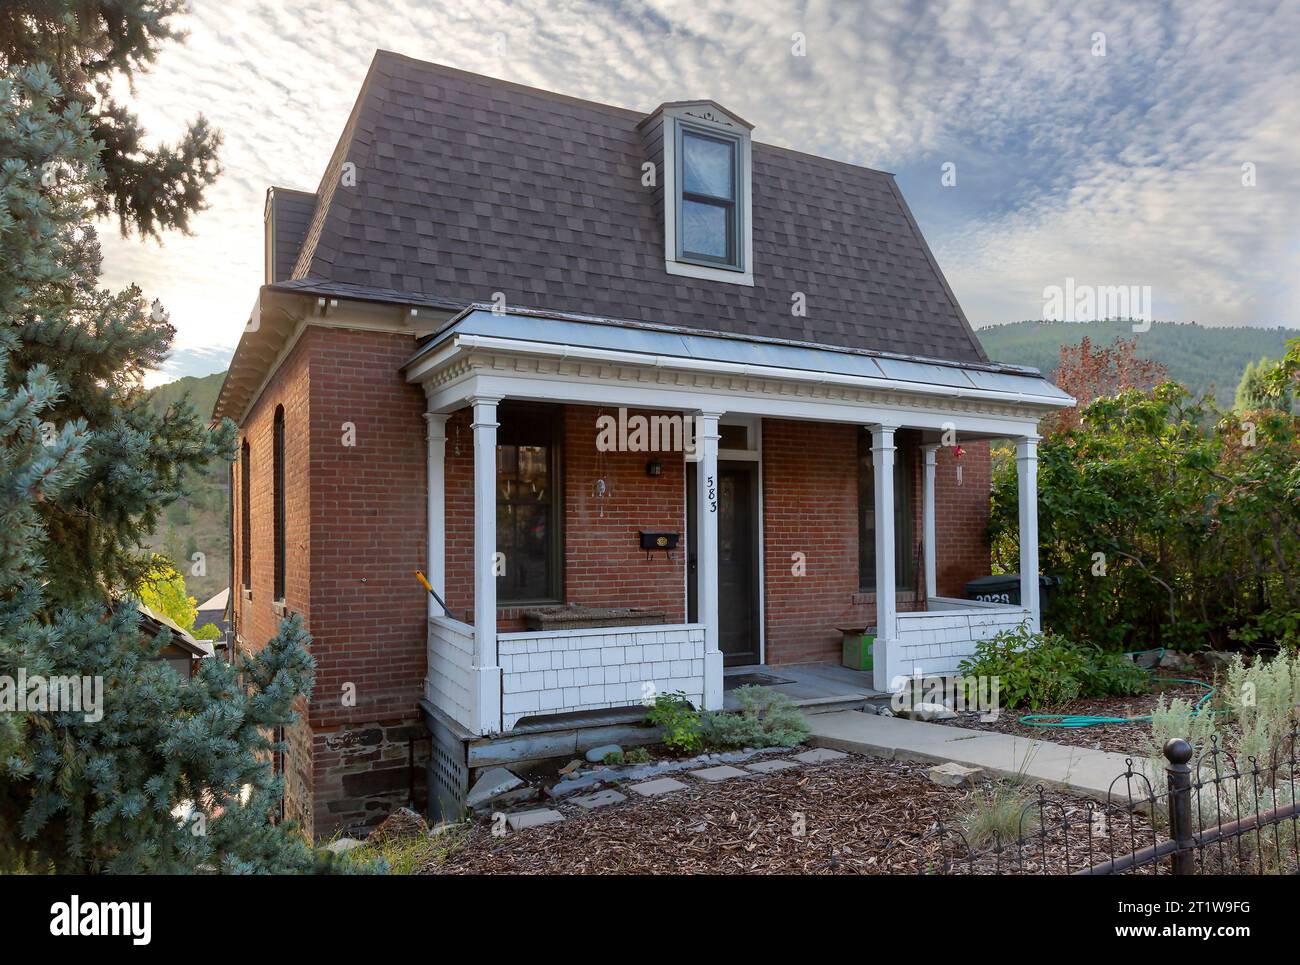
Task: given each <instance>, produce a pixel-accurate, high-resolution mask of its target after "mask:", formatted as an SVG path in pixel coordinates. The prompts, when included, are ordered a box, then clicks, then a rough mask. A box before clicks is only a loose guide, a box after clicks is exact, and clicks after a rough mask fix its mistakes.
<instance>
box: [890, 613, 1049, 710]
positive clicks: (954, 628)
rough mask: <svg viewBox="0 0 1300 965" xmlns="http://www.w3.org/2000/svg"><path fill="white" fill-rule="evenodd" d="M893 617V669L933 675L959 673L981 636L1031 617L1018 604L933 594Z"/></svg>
mask: <svg viewBox="0 0 1300 965" xmlns="http://www.w3.org/2000/svg"><path fill="white" fill-rule="evenodd" d="M894 619H895V620H896V621H897V623H896V626H897V628H898V631H897V637H896V639H895V640H894V641H893V643H892V646H893V647H894V648H897V657H896V659H895V660H894V661H892V662H891V663H890V670H891V673H893V674H895V675H901V676H905V677H907V676H912V675H913V674H918V673H919V674H920V675H921V676H923V677H932V676H947V675H951V674H955V673H957V668H958V666H959V665H960V664H961V662H962V660H964V659H965V658H967V657H969V656H971V655H972V654H974V653H975V647H976V645H977V644H978V643H979V642H980V641H981V640H987V639H989V638H990V637H993V636H996V635H997V634H999V633H1001V632H1002V631H1003V630H1009V629H1011V628H1013V627H1018V626H1019V625H1020V624H1022V623H1024V622H1025V621H1026V620H1028V619H1030V611H1029V609H1028V608H1026V607H1020V606H1006V605H1004V604H999V603H981V602H977V601H974V600H953V599H948V598H946V597H934V598H932V599H931V600H929V601H928V603H927V609H925V610H922V611H918V612H914V613H899V614H896V615H895V617H894ZM877 646H879V644H877ZM874 659H877V660H879V659H880V655H879V654H875V655H874ZM891 689H893V688H891Z"/></svg>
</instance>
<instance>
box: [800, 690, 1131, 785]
mask: <svg viewBox="0 0 1300 965" xmlns="http://www.w3.org/2000/svg"><path fill="white" fill-rule="evenodd" d="M808 727H809V730H810V732H811V733H810V736H809V739H808V742H809V743H810V744H813V745H815V746H817V747H830V748H834V749H835V750H841V751H850V752H853V753H857V754H870V755H872V756H874V757H884V758H887V759H890V760H900V761H923V762H929V761H934V762H939V763H942V762H945V761H956V762H957V763H958V764H965V765H967V766H968V767H981V768H983V769H984V770H986V771H989V772H992V773H996V774H1000V775H1003V776H1005V777H1016V776H1018V775H1021V774H1023V775H1024V777H1025V779H1026V780H1027V781H1029V782H1030V783H1037V782H1041V783H1043V784H1049V785H1055V786H1057V787H1063V788H1065V789H1066V790H1069V791H1073V792H1075V793H1077V794H1082V795H1084V796H1086V797H1090V798H1095V799H1096V800H1099V801H1105V800H1107V795H1108V794H1109V795H1110V800H1111V801H1113V802H1114V803H1117V804H1123V803H1124V802H1125V800H1126V798H1127V796H1128V793H1129V792H1128V789H1127V783H1128V782H1126V781H1125V780H1124V779H1123V777H1122V775H1123V774H1124V772H1125V771H1126V770H1127V769H1128V765H1127V764H1126V763H1125V756H1124V755H1123V754H1111V753H1107V752H1106V751H1095V750H1090V749H1088V748H1084V747H1070V746H1067V745H1065V744H1053V743H1051V742H1050V741H1042V740H1026V739H1024V738H1022V737H1012V736H1011V735H1009V734H995V733H991V732H989V731H983V730H971V729H969V728H966V727H948V726H946V725H944V724H927V723H923V722H921V721H915V720H906V719H904V718H901V717H889V716H883V715H877V714H866V713H861V712H859V711H841V712H839V713H834V714H813V715H810V716H809V717H808ZM1133 765H1134V770H1138V769H1139V766H1140V762H1139V761H1138V760H1136V759H1135V760H1134V762H1133ZM1116 778H1119V780H1118V781H1116ZM1112 784H1113V785H1114V789H1113V791H1112ZM1133 785H1134V786H1133V795H1134V797H1136V798H1144V797H1146V795H1147V793H1148V791H1147V785H1146V783H1145V782H1144V781H1142V780H1140V779H1134V781H1133Z"/></svg>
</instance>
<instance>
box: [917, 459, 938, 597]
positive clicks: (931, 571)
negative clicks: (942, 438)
mask: <svg viewBox="0 0 1300 965" xmlns="http://www.w3.org/2000/svg"><path fill="white" fill-rule="evenodd" d="M938 449H939V447H938V446H937V445H926V446H922V447H921V453H922V454H923V456H924V457H925V478H924V480H923V482H922V485H921V539H922V541H923V542H924V543H925V599H926V601H927V602H928V601H930V600H933V599H934V598H935V597H936V596H938V595H939V591H938V589H937V587H938V579H937V578H936V576H935V573H936V570H937V564H936V562H935V550H936V548H937V547H936V546H935V542H934V474H935V454H936V453H937V452H938Z"/></svg>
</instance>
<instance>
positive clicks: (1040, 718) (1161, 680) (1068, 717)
mask: <svg viewBox="0 0 1300 965" xmlns="http://www.w3.org/2000/svg"><path fill="white" fill-rule="evenodd" d="M1148 653H1154V654H1158V656H1157V657H1156V658H1155V666H1159V664H1160V657H1163V656H1164V654H1165V651H1164V648H1163V647H1160V648H1158V649H1156V650H1137V651H1134V652H1132V653H1126V654H1125V656H1126V657H1134V658H1136V657H1139V656H1141V655H1143V654H1148ZM1152 669H1155V668H1154V667H1153V668H1152ZM1151 682H1152V683H1153V684H1195V685H1197V686H1198V687H1204V688H1205V693H1204V694H1203V695H1202V696H1201V699H1200V700H1198V701H1197V702H1196V706H1195V707H1194V708H1193V709H1192V713H1193V714H1199V713H1201V712H1202V711H1201V708H1203V707H1204V706H1205V705H1206V704H1208V703H1209V702H1210V700H1211V699H1212V698H1213V697H1214V694H1215V689H1214V687H1213V686H1212V685H1211V684H1207V683H1206V682H1205V681H1204V680H1189V679H1187V678H1185V677H1152V678H1151ZM1210 713H1214V711H1213V710H1211V711H1210ZM1020 723H1022V724H1024V725H1025V726H1026V727H1096V726H1098V725H1099V724H1149V723H1151V715H1150V714H1145V715H1144V716H1142V717H1099V716H1097V715H1095V714H1025V715H1024V716H1023V717H1021V718H1020Z"/></svg>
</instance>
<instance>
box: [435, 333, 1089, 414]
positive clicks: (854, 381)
mask: <svg viewBox="0 0 1300 965" xmlns="http://www.w3.org/2000/svg"><path fill="white" fill-rule="evenodd" d="M454 339H455V344H456V345H457V346H463V347H465V348H467V349H470V350H474V349H484V350H493V349H496V350H500V351H506V352H518V353H520V354H524V355H543V356H547V357H549V358H556V359H560V360H565V359H579V360H583V361H589V362H606V363H609V364H621V365H639V366H653V367H654V368H657V369H659V368H664V369H678V370H681V371H687V372H707V373H710V374H714V375H735V376H747V377H750V378H765V379H784V380H786V381H795V382H807V383H812V384H815V385H842V386H850V387H853V388H875V389H894V390H897V391H902V392H915V393H918V394H920V395H932V396H938V397H940V398H947V399H977V400H981V401H988V402H1015V403H1019V404H1022V405H1037V406H1043V407H1045V408H1051V409H1064V408H1068V407H1069V406H1072V405H1074V402H1075V400H1074V399H1073V398H1069V397H1067V398H1064V399H1062V398H1059V397H1057V396H1048V395H1037V394H1035V393H1032V392H998V391H996V390H994V389H977V388H974V387H971V388H961V387H960V386H952V385H938V384H935V383H931V382H906V381H903V380H901V379H889V378H879V379H873V378H867V377H864V376H860V375H841V374H839V373H836V372H813V371H808V370H804V369H784V368H778V367H776V366H772V365H748V364H743V363H739V362H713V361H705V360H702V359H692V358H685V357H682V356H675V355H646V354H641V353H637V352H620V351H617V350H614V349H597V348H588V347H586V346H581V345H556V344H553V343H550V342H529V341H526V340H524V339H515V338H500V337H497V336H491V335H456V336H454Z"/></svg>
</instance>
